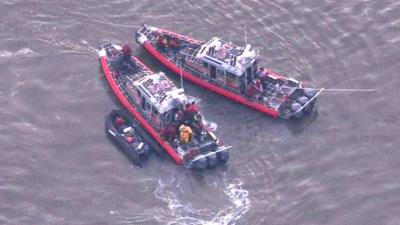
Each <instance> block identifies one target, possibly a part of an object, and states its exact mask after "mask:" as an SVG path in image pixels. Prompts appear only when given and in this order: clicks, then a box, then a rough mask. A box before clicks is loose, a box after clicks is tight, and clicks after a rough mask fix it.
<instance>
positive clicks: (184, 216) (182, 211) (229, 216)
mask: <svg viewBox="0 0 400 225" xmlns="http://www.w3.org/2000/svg"><path fill="white" fill-rule="evenodd" d="M174 182H175V178H174V177H173V176H172V177H171V179H169V181H168V183H167V182H165V181H163V180H161V179H160V180H159V181H158V184H159V186H158V187H157V189H156V190H155V192H154V194H155V196H156V197H157V198H158V199H160V200H162V201H163V202H165V203H167V204H168V210H164V209H163V210H162V213H161V214H159V215H157V216H156V217H155V219H156V220H157V221H159V222H163V223H165V221H168V223H167V224H171V225H172V224H174V225H180V224H182V225H184V224H193V225H228V224H230V225H232V224H235V223H236V221H237V220H239V219H240V218H241V217H242V216H243V215H244V214H246V213H247V212H248V211H249V209H250V206H251V204H250V199H249V192H248V190H246V189H244V188H243V182H242V181H241V180H239V179H233V180H230V181H227V179H224V187H223V188H224V193H225V194H226V196H227V197H228V199H229V201H230V202H231V204H230V205H227V206H224V207H223V208H221V209H220V210H218V212H217V213H216V214H215V211H210V212H209V213H207V210H208V209H207V208H206V209H196V208H195V207H193V205H192V204H191V203H187V202H184V200H182V199H181V198H179V197H178V195H177V194H176V193H174V192H173V191H170V190H168V188H175V186H180V182H178V184H177V185H176V184H174ZM171 186H173V187H171ZM205 214H207V215H215V216H213V217H212V218H211V219H210V218H204V217H206V216H205Z"/></svg>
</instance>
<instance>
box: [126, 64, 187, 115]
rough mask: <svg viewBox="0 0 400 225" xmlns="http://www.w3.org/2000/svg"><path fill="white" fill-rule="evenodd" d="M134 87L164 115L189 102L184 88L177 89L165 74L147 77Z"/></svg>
mask: <svg viewBox="0 0 400 225" xmlns="http://www.w3.org/2000/svg"><path fill="white" fill-rule="evenodd" d="M133 85H134V86H135V88H136V89H137V90H139V91H140V93H141V95H142V96H144V97H145V98H146V101H148V102H149V103H150V104H151V105H152V107H153V108H155V109H157V111H158V112H159V113H164V112H166V111H168V110H170V109H171V108H176V107H177V106H178V105H179V104H182V103H183V102H185V101H188V100H189V97H188V96H187V95H186V94H185V93H184V90H183V89H182V88H177V87H176V86H175V85H174V83H173V82H172V81H170V80H169V79H168V78H167V76H165V74H164V73H163V72H158V73H154V74H151V75H147V76H145V77H143V78H141V79H139V80H137V81H134V82H133Z"/></svg>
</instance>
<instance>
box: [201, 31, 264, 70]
mask: <svg viewBox="0 0 400 225" xmlns="http://www.w3.org/2000/svg"><path fill="white" fill-rule="evenodd" d="M196 58H197V59H200V60H201V61H203V62H207V63H209V64H212V65H215V66H216V67H217V68H220V69H222V70H226V71H228V72H231V73H232V74H235V75H238V76H240V75H242V74H243V73H244V72H245V70H246V69H247V68H248V67H249V66H251V65H252V64H253V63H254V61H255V60H257V58H258V52H256V51H255V50H252V49H251V45H250V44H247V45H246V46H244V47H241V46H238V45H235V44H232V43H231V42H227V41H224V40H222V39H220V38H217V37H214V38H212V39H211V40H210V41H208V42H207V43H205V44H203V45H202V46H201V48H200V50H199V51H198V53H197V55H196Z"/></svg>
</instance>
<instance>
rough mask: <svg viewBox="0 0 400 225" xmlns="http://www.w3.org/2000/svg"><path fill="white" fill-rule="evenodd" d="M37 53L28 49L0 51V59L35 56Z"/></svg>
mask: <svg viewBox="0 0 400 225" xmlns="http://www.w3.org/2000/svg"><path fill="white" fill-rule="evenodd" d="M36 54H37V53H36V52H34V51H33V50H32V49H30V48H21V49H20V50H18V51H15V52H12V51H0V57H14V56H29V55H36Z"/></svg>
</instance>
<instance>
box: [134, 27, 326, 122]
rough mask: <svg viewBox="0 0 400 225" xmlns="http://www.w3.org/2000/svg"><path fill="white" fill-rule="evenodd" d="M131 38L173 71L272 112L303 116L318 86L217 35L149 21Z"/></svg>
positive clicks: (277, 115)
mask: <svg viewBox="0 0 400 225" xmlns="http://www.w3.org/2000/svg"><path fill="white" fill-rule="evenodd" d="M135 38H136V41H137V42H138V43H139V44H141V45H142V46H143V47H144V48H145V49H146V50H147V51H148V52H149V53H150V54H151V55H152V56H154V57H155V58H156V59H157V60H158V61H160V62H161V63H162V64H164V65H165V66H166V67H167V68H168V69H170V70H171V71H173V72H175V73H176V74H178V75H180V76H182V77H183V78H186V79H188V80H190V81H191V82H193V83H195V84H197V85H199V86H201V87H203V88H206V89H208V90H210V91H213V92H215V93H217V94H220V95H222V96H224V97H226V98H228V99H231V100H233V101H236V102H239V103H241V104H243V105H246V106H248V107H250V108H253V109H255V110H258V111H260V112H262V113H265V114H267V115H269V116H272V117H274V118H278V117H281V118H285V119H289V118H303V117H305V116H306V115H308V114H310V113H311V112H312V111H313V108H314V103H315V102H316V97H317V96H318V95H319V94H320V93H321V91H322V90H317V89H311V88H303V85H302V83H301V82H299V81H297V80H295V79H292V78H286V77H283V76H281V75H279V74H277V73H275V72H273V71H272V70H270V69H268V68H263V67H259V65H258V60H259V53H258V52H257V51H256V50H254V49H252V47H251V45H250V44H247V45H246V46H238V45H235V44H233V43H231V42H228V41H225V40H222V39H220V38H218V37H214V38H212V39H211V40H209V41H208V42H205V41H199V40H195V39H193V38H190V37H186V36H184V35H180V34H177V33H174V32H171V31H168V30H164V29H161V28H157V27H153V26H149V25H143V26H142V27H141V28H140V29H139V30H138V31H137V32H136V36H135Z"/></svg>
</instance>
